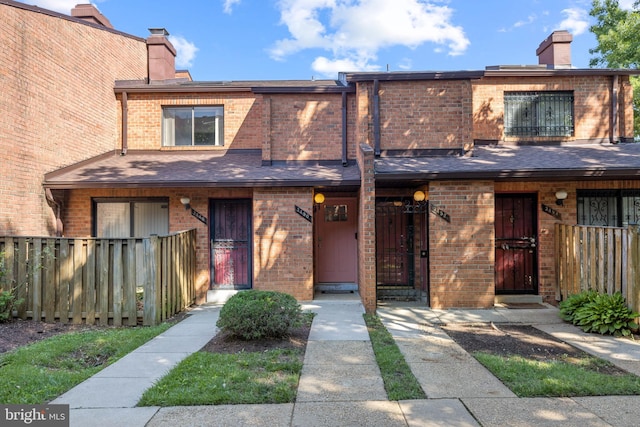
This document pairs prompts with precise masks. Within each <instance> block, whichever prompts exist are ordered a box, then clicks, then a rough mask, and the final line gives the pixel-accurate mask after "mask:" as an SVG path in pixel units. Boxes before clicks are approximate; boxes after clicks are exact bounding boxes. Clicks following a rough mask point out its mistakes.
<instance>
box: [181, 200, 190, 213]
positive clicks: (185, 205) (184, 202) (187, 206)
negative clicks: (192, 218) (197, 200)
mask: <svg viewBox="0 0 640 427" xmlns="http://www.w3.org/2000/svg"><path fill="white" fill-rule="evenodd" d="M180 203H182V204H183V205H184V209H185V210H186V211H188V210H189V209H191V204H190V203H191V199H190V198H188V197H180Z"/></svg>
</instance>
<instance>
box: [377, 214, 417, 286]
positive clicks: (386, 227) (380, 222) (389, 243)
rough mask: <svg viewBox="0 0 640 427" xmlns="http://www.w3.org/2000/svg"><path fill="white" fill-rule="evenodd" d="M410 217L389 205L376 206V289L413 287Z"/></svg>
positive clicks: (413, 273) (411, 216)
mask: <svg viewBox="0 0 640 427" xmlns="http://www.w3.org/2000/svg"><path fill="white" fill-rule="evenodd" d="M413 239H414V230H413V215H412V214H407V213H404V206H396V205H394V204H393V202H378V203H376V278H377V279H376V280H377V284H378V286H403V287H404V286H413V285H414V275H415V272H414V260H413V256H414V249H413Z"/></svg>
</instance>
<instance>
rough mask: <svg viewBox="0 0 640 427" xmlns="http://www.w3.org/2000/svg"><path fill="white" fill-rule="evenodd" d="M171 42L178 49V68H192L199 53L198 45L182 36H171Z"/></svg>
mask: <svg viewBox="0 0 640 427" xmlns="http://www.w3.org/2000/svg"><path fill="white" fill-rule="evenodd" d="M169 41H170V42H171V44H172V45H173V47H175V48H176V52H177V55H176V67H180V68H189V67H191V66H192V65H193V60H194V59H195V57H196V52H197V51H198V48H197V47H196V45H195V44H193V43H191V42H190V41H188V40H187V39H185V38H184V37H182V36H169Z"/></svg>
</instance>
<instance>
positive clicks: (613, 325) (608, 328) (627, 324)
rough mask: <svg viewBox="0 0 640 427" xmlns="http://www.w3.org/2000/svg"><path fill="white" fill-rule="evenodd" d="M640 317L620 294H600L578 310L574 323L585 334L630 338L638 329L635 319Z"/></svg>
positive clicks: (574, 316)
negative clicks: (593, 333) (592, 333)
mask: <svg viewBox="0 0 640 427" xmlns="http://www.w3.org/2000/svg"><path fill="white" fill-rule="evenodd" d="M638 316H640V315H639V314H638V313H634V312H632V311H631V310H630V309H629V308H628V307H627V305H626V303H625V300H624V297H623V296H622V294H621V293H620V292H616V293H615V294H613V295H607V294H598V295H597V296H596V297H595V299H594V300H593V301H591V302H587V303H586V304H585V305H583V306H582V307H580V308H578V309H577V310H576V312H575V313H574V315H573V323H574V324H575V325H576V326H578V327H580V328H581V329H582V330H583V331H585V332H596V333H599V334H603V335H604V334H608V335H617V336H619V335H623V336H630V335H631V332H632V331H634V330H637V329H638V324H637V323H635V321H634V320H635V319H636V318H637V317H638Z"/></svg>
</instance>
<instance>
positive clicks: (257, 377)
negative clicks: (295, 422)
mask: <svg viewBox="0 0 640 427" xmlns="http://www.w3.org/2000/svg"><path fill="white" fill-rule="evenodd" d="M303 358H304V351H303V350H299V349H296V350H291V349H287V350H283V349H274V350H267V351H264V352H240V353H234V354H226V353H210V352H206V351H199V352H197V353H194V354H192V355H191V356H189V357H187V358H186V359H185V360H183V361H182V362H180V363H179V364H178V366H176V367H175V368H174V369H173V370H171V372H169V374H167V375H166V376H165V377H163V378H162V379H161V380H160V381H158V382H157V383H156V384H155V385H154V386H153V387H152V388H150V389H148V390H147V391H146V392H145V393H144V395H143V396H142V398H141V400H140V402H138V406H190V405H222V404H258V403H288V402H293V401H294V400H295V397H296V393H297V387H298V380H299V378H300V372H301V371H302V360H303Z"/></svg>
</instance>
